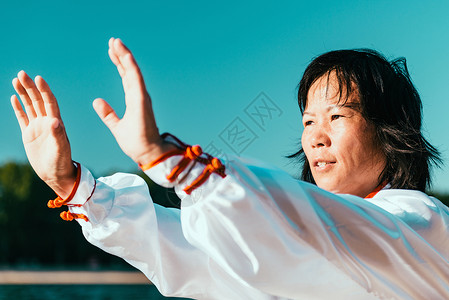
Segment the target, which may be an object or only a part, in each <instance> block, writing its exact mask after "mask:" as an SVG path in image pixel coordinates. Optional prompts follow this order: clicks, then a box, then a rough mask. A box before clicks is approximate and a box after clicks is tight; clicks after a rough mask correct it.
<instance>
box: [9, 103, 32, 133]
mask: <svg viewBox="0 0 449 300" xmlns="http://www.w3.org/2000/svg"><path fill="white" fill-rule="evenodd" d="M11 105H12V108H13V109H14V113H15V114H16V118H17V121H18V122H19V126H20V130H21V131H23V130H24V129H25V128H26V127H27V126H28V123H29V121H28V117H27V114H26V113H25V112H24V111H23V108H22V105H20V101H19V99H18V98H17V96H16V95H12V96H11Z"/></svg>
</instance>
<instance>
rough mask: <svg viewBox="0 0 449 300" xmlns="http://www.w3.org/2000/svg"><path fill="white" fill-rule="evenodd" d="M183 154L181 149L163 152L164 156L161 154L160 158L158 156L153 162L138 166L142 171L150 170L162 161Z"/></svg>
mask: <svg viewBox="0 0 449 300" xmlns="http://www.w3.org/2000/svg"><path fill="white" fill-rule="evenodd" d="M183 153H184V150H183V149H174V150H170V151H168V152H165V153H164V154H162V155H161V156H159V157H158V158H156V159H155V160H153V161H152V162H150V163H148V164H146V165H139V167H140V169H142V171H146V170H148V169H151V168H152V167H154V166H155V165H157V164H159V163H161V162H163V161H164V160H166V159H168V158H170V157H172V156H175V155H181V154H183Z"/></svg>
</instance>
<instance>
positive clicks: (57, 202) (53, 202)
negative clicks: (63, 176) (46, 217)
mask: <svg viewBox="0 0 449 300" xmlns="http://www.w3.org/2000/svg"><path fill="white" fill-rule="evenodd" d="M73 163H74V164H75V165H76V179H75V183H74V184H73V187H72V191H71V192H70V194H69V196H68V197H67V198H66V199H62V198H61V197H60V196H59V195H58V197H57V198H56V199H54V200H49V201H48V203H47V206H48V207H49V208H56V207H61V206H63V205H65V204H67V203H68V202H70V201H71V200H72V199H73V197H74V196H75V193H76V191H77V190H78V186H79V184H80V181H81V165H80V164H79V163H77V162H76V161H74V162H73Z"/></svg>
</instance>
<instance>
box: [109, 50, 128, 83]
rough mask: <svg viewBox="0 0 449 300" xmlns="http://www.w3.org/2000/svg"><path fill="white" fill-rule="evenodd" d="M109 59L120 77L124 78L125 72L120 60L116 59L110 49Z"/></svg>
mask: <svg viewBox="0 0 449 300" xmlns="http://www.w3.org/2000/svg"><path fill="white" fill-rule="evenodd" d="M108 54H109V58H110V59H111V61H112V62H113V63H114V65H115V66H116V67H117V70H118V73H119V74H120V77H123V76H125V70H124V69H123V67H122V65H121V63H120V60H119V59H118V57H117V56H116V55H115V54H114V51H113V50H112V49H109V50H108Z"/></svg>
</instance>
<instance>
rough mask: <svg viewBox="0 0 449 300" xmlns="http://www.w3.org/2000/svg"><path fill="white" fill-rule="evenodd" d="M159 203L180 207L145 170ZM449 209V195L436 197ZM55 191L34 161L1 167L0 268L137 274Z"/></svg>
mask: <svg viewBox="0 0 449 300" xmlns="http://www.w3.org/2000/svg"><path fill="white" fill-rule="evenodd" d="M138 175H139V176H141V177H143V178H144V179H145V180H146V182H147V184H148V186H149V189H150V193H151V195H152V198H153V199H154V201H155V202H156V203H158V204H160V205H163V206H166V207H177V208H179V206H180V199H179V198H178V197H177V196H176V194H175V192H174V190H173V189H166V188H163V187H160V186H158V185H156V184H155V183H154V182H152V181H151V180H150V179H149V178H148V177H147V176H146V175H145V174H143V172H140V173H138ZM429 194H431V195H434V196H435V197H437V198H438V199H440V200H441V201H442V202H443V203H445V204H446V205H448V204H449V195H448V194H438V193H432V192H431V191H430V192H429ZM55 197H56V196H55V194H54V192H53V191H52V190H51V189H50V188H49V187H48V186H47V185H46V184H45V183H44V182H43V181H42V180H40V179H39V177H37V175H36V174H35V173H34V171H33V169H32V168H31V166H30V165H29V164H28V163H15V162H8V163H5V164H3V165H2V166H0V268H3V269H7V268H13V269H34V268H36V269H42V268H51V269H55V268H56V269H57V268H72V269H73V268H82V269H116V270H127V269H129V270H131V269H132V267H130V266H129V265H128V264H127V263H125V262H124V261H123V260H122V259H120V258H118V257H115V256H113V255H110V254H108V253H106V252H103V251H102V250H100V249H98V248H96V247H94V246H92V245H91V244H89V243H88V242H87V241H86V240H85V239H84V236H83V235H82V233H81V228H80V226H79V225H78V224H77V223H76V222H75V221H73V222H66V221H63V220H62V219H61V218H60V217H59V213H60V212H61V211H62V208H60V209H49V208H48V207H47V201H48V200H49V199H54V198H55Z"/></svg>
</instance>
